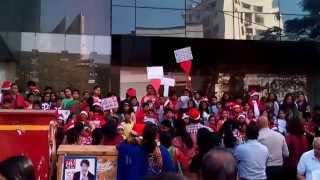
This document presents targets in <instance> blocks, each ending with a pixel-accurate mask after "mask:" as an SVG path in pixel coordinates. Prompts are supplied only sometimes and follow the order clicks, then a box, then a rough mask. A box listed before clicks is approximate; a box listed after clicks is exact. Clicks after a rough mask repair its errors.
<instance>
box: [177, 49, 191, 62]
mask: <svg viewBox="0 0 320 180" xmlns="http://www.w3.org/2000/svg"><path fill="white" fill-rule="evenodd" d="M174 56H175V57H176V62H177V63H182V62H184V61H191V60H193V56H192V51H191V47H186V48H182V49H178V50H175V51H174Z"/></svg>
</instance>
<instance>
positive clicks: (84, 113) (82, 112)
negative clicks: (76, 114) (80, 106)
mask: <svg viewBox="0 0 320 180" xmlns="http://www.w3.org/2000/svg"><path fill="white" fill-rule="evenodd" d="M81 114H83V115H86V116H87V117H88V116H89V115H88V113H87V112H86V111H81V112H80V115H81Z"/></svg>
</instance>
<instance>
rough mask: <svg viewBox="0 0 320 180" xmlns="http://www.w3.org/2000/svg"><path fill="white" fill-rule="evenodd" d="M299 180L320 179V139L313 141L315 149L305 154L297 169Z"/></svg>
mask: <svg viewBox="0 0 320 180" xmlns="http://www.w3.org/2000/svg"><path fill="white" fill-rule="evenodd" d="M297 178H298V180H316V179H317V180H318V179H320V138H319V137H317V138H315V139H314V140H313V149H312V150H310V151H308V152H305V153H303V155H302V156H301V158H300V161H299V163H298V167H297Z"/></svg>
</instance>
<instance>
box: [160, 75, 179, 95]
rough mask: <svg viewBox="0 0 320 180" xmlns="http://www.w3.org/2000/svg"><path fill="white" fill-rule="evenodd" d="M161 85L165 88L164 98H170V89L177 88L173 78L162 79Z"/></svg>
mask: <svg viewBox="0 0 320 180" xmlns="http://www.w3.org/2000/svg"><path fill="white" fill-rule="evenodd" d="M161 84H162V85H163V87H164V89H163V96H164V97H168V96H169V87H173V86H175V84H176V80H175V79H171V78H162V79H161Z"/></svg>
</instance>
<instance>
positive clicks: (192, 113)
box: [187, 108, 200, 120]
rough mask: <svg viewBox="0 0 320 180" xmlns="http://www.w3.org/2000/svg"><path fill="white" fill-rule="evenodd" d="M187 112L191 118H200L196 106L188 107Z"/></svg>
mask: <svg viewBox="0 0 320 180" xmlns="http://www.w3.org/2000/svg"><path fill="white" fill-rule="evenodd" d="M187 114H188V116H189V117H190V118H191V119H193V120H200V112H199V110H198V109H197V108H192V109H190V110H189V111H188V113H187Z"/></svg>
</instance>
